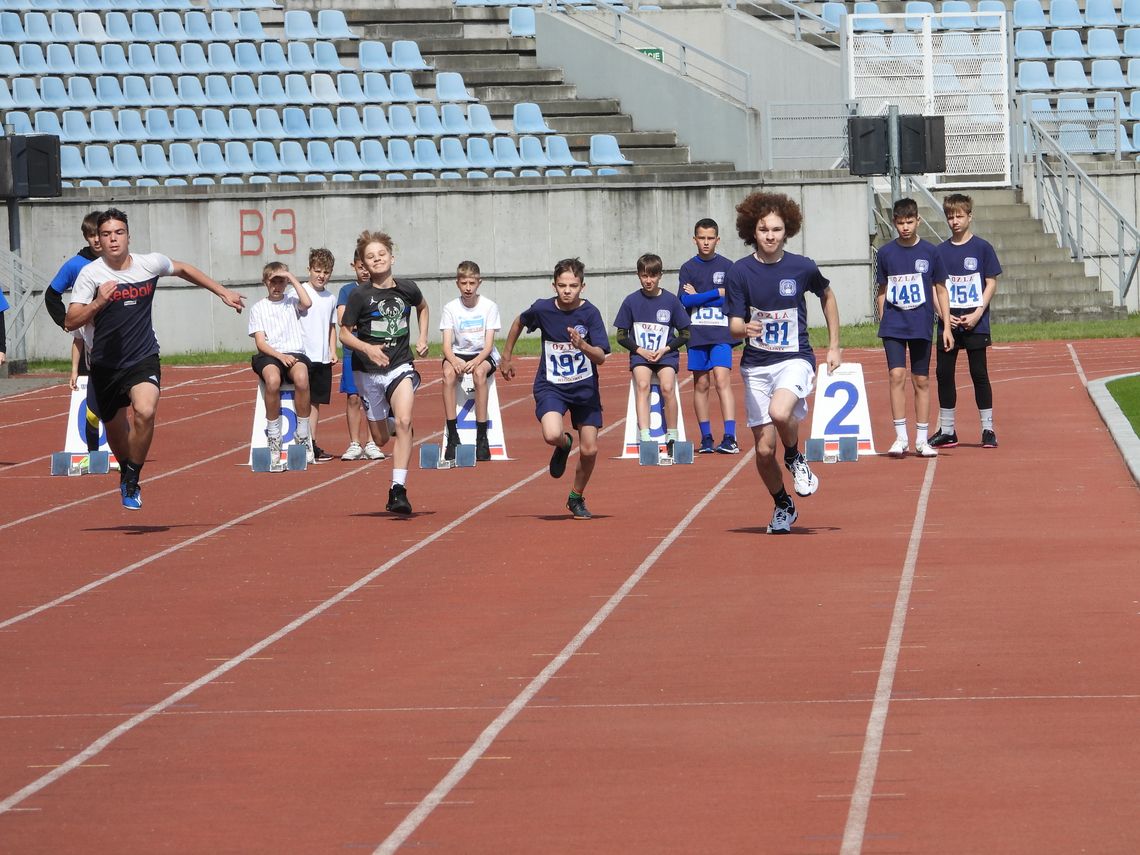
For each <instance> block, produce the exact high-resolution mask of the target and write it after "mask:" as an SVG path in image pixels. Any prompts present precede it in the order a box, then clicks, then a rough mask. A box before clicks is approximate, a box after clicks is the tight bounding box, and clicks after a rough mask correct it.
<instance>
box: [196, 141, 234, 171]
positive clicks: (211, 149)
mask: <svg viewBox="0 0 1140 855" xmlns="http://www.w3.org/2000/svg"><path fill="white" fill-rule="evenodd" d="M197 154H198V165H199V167H200V168H201V171H202V173H204V174H206V175H225V174H226V172H227V168H226V158H225V155H223V154H222V147H221V145H219V144H218V143H216V142H214V141H213V140H204V141H203V142H200V143H198V151H197Z"/></svg>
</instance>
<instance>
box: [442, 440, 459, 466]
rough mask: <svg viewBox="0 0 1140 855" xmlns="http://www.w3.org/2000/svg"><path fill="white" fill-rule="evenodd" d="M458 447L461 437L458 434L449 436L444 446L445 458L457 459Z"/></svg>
mask: <svg viewBox="0 0 1140 855" xmlns="http://www.w3.org/2000/svg"><path fill="white" fill-rule="evenodd" d="M458 447H459V437H458V436H449V437H448V438H447V442H446V443H445V444H444V446H443V459H444V460H454V459H455V449H456V448H458Z"/></svg>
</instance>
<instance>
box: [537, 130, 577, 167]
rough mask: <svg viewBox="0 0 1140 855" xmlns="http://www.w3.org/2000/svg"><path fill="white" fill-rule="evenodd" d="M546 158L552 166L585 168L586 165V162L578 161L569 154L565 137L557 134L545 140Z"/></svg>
mask: <svg viewBox="0 0 1140 855" xmlns="http://www.w3.org/2000/svg"><path fill="white" fill-rule="evenodd" d="M546 158H547V160H549V161H550V163H551V164H552V165H554V166H585V164H586V161H584V160H579V159H578V158H576V157H574V155H573V154H571V152H570V145H569V143H568V142H567V141H566V137H563V136H558V135H557V134H556V135H554V136H550V137H547V138H546Z"/></svg>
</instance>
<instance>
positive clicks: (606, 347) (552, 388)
mask: <svg viewBox="0 0 1140 855" xmlns="http://www.w3.org/2000/svg"><path fill="white" fill-rule="evenodd" d="M585 277H586V268H585V265H583V264H582V262H581V261H579V260H578V259H577V258H564V259H563V260H562V261H560V262H558V264H556V265H555V266H554V294H555V296H554V298H553V299H550V298H547V299H545V300H535V302H534V303H533V304H532V305H531V307H530V308H529V309H527V310H526V311H524V312H523V313H522V314H521V315H519V316H518V317H517V318H515V320H514V323H512V324H511V329H510V332H508V333H507V342H506V344H505V345H504V347H503V362H502V365H501V366H500V368H499V371H500V373H501V374H502V375H503V379H504V380H510V379H512V378H513V377H514V376H515V369H514V366H513V365H512V364H511V360H512V357H513V354H514V350H515V343H516V342H517V341H518V338H519V335H520V334H521V333H522V331H523V328H524V327H525V328H526V330H527V331H528V332H530V331H533V330H540V331H541V332H542V358H541V361H540V362H539V364H538V372H537V373H536V374H535V377H534V414H535V417H536V418H537V419H538V421H539V423H540V424H541V425H542V438H543V439H544V440H545V441H546V444H547V445H551V446H554V453H553V454H552V455H551V456H550V475H551V477H553V478H561V477H562V473H563V472H565V471H566V461H567V460H568V459H569V457H570V448H571V447H572V446H573V444H574V439H573V437H572V436H571V435H570V434H569V433H567V432H566V431H565V430H564V429H563V417H564V416H565V414H566V413H567V411H569V413H570V424H571V426H572V427H573V428H574V429H575V430H577V431H578V447H579V454H578V468H577V470H576V471H575V472H574V488H573V489H572V490H571V491H570V497H569V499H568V500H567V502H566V508H567V509H568V510H569V511H570V513H571V514H573V515H574V518H575V519H590V517H591V516H592V515H591V513H590V511H589V510H588V509H587V508H586V500H585V495H584V494H585V492H586V485H587V484H588V483H589V482H590V476H591V475H592V474H593V472H594V464H595V463H596V462H597V457H598V430H599V429H600V428H601V427H602V398H601V394H600V392H599V391H598V371H597V367H598V366H599V365H601V364H602V363H603V362H605V361H606V354H607V353H609V352H610V339H609V335H608V334H607V333H606V325H605V322H604V321H603V320H602V315H601V313H600V312H599V311H598V310H597V308H595V307H594V305H593V304H591V303H588V302H587V301H585V300H583V299H582V289H583V288H585V287H586V278H585Z"/></svg>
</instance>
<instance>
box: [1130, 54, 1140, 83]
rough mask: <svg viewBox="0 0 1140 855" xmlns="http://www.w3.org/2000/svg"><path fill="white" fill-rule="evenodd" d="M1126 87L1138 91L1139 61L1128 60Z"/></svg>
mask: <svg viewBox="0 0 1140 855" xmlns="http://www.w3.org/2000/svg"><path fill="white" fill-rule="evenodd" d="M1128 85H1129V86H1130V87H1131V88H1133V89H1140V59H1130V60H1128Z"/></svg>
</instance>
